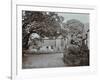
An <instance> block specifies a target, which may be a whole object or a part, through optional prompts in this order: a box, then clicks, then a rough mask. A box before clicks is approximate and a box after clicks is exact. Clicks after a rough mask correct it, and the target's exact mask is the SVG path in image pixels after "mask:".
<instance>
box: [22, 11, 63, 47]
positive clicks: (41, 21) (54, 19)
mask: <svg viewBox="0 0 100 80" xmlns="http://www.w3.org/2000/svg"><path fill="white" fill-rule="evenodd" d="M62 21H63V17H61V16H58V14H56V13H54V12H36V11H23V12H22V30H23V31H22V32H23V33H22V35H23V41H22V42H23V48H27V47H28V45H27V44H28V39H29V36H30V34H32V33H37V34H39V35H40V36H41V37H53V36H55V37H56V35H57V34H58V33H57V32H60V29H61V27H60V23H61V22H62Z"/></svg>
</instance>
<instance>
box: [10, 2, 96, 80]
mask: <svg viewBox="0 0 100 80" xmlns="http://www.w3.org/2000/svg"><path fill="white" fill-rule="evenodd" d="M23 5H24V4H23ZM23 5H22V4H16V10H13V9H15V8H13V9H12V15H15V13H16V20H15V17H14V16H12V17H11V18H12V28H11V29H12V33H11V34H12V55H11V57H12V58H11V61H12V63H11V64H12V67H11V75H12V80H14V79H15V78H17V76H20V78H21V77H23V75H19V74H18V73H17V72H18V68H17V65H18V55H17V47H18V42H17V37H18V34H17V33H18V29H17V21H18V19H17V16H18V15H17V6H23ZM26 5H27V4H26ZM24 6H25V5H24ZM27 6H37V7H52V8H54V7H57V8H72V9H79V10H80V9H86V10H93V12H94V13H93V14H95V15H96V13H95V12H96V9H95V8H93V7H92V8H88V7H87V8H84V7H83V8H80V7H77V8H75V7H73V6H72V7H59V6H40V5H34V4H33V5H27ZM94 18H95V19H96V16H95V17H94ZM13 20H14V21H13ZM15 21H16V22H15ZM13 22H14V24H13ZM15 23H16V33H14V31H13V30H14V29H15V28H14V29H13V26H14V25H15ZM94 26H95V23H94ZM94 32H95V31H94ZM13 33H14V34H16V40H15V39H14V38H13V36H14V35H13ZM95 34H96V32H95ZM14 42H16V49H13V47H14V46H15V44H14ZM14 48H15V47H14ZM15 50H16V56H15V53H13V52H15ZM15 57H16V60H15ZM13 60H14V61H13ZM14 62H15V63H16V64H13V63H14ZM15 67H16V68H15ZM96 67H97V66H96V65H95V66H94V68H95V69H94V70H95V71H96ZM15 69H16V70H15ZM48 69H50V68H48ZM58 69H59V67H58ZM36 70H37V69H36ZM40 71H41V70H40ZM46 71H48V70H47V69H46ZM58 72H59V71H58ZM80 72H81V71H80ZM91 72H93V73H94V71H91ZM72 74H73V73H72ZM66 75H68V74H66ZM77 75H78V74H77ZM33 78H34V77H33Z"/></svg>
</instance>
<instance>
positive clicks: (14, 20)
mask: <svg viewBox="0 0 100 80" xmlns="http://www.w3.org/2000/svg"><path fill="white" fill-rule="evenodd" d="M23 5H28V6H39V7H53V8H54V7H58V8H72V9H79V10H80V9H83V10H84V9H86V10H90V12H91V14H92V15H93V16H94V18H92V22H95V23H92V24H91V25H92V26H95V27H96V21H95V20H96V8H95V7H94V6H93V7H91V6H78V5H67V6H66V5H62V4H57V5H56V6H55V5H54V4H48V6H47V4H41V5H37V4H36V3H34V4H33V3H23V2H13V3H12V55H11V56H12V67H11V75H12V80H15V79H17V78H18V79H19V78H22V77H25V76H26V75H27V74H24V75H22V74H20V75H19V74H17V71H16V69H17V67H16V66H17V65H18V64H17V63H18V60H16V57H17V56H16V53H17V44H16V43H17V37H18V35H17V31H16V30H17V21H18V20H17V17H16V16H17V6H23ZM15 26H16V27H15ZM90 31H91V32H90V33H93V34H92V35H93V38H94V39H93V42H94V40H96V36H95V35H96V28H94V27H93V28H92V29H91V30H90ZM94 46H96V44H94ZM95 50H96V48H95ZM95 53H97V52H95ZM94 58H95V60H94V59H93V63H95V64H94V65H93V66H92V67H86V69H84V70H83V71H82V75H83V74H86V75H87V74H88V73H93V74H94V73H95V72H97V62H96V61H97V60H96V58H97V56H94ZM48 69H49V68H48ZM48 69H39V70H38V71H41V72H42V70H44V71H45V72H46V74H47V73H48V72H49V73H48V75H49V74H52V71H55V70H56V72H54V74H56V73H59V72H63V73H61V74H56V75H54V74H52V75H51V76H48V75H46V74H42V73H40V75H41V76H34V77H32V76H27V77H28V78H38V77H41V78H42V76H44V77H45V76H47V77H54V76H67V75H68V76H73V75H74V74H75V75H76V76H77V75H78V76H79V75H80V73H81V70H80V71H79V72H78V73H77V72H75V73H74V72H71V73H70V72H69V73H68V72H67V74H66V72H65V71H64V70H62V68H52V70H51V69H50V70H48ZM57 69H60V70H59V71H57ZM68 69H69V71H70V70H72V68H68ZM77 69H78V68H77ZM29 71H31V70H29ZM50 71H51V72H50ZM87 71H89V72H87ZM34 72H35V73H36V74H38V73H39V72H37V69H36V70H34ZM27 77H25V78H27Z"/></svg>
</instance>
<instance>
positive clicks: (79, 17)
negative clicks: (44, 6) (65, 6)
mask: <svg viewBox="0 0 100 80" xmlns="http://www.w3.org/2000/svg"><path fill="white" fill-rule="evenodd" d="M58 15H60V16H62V17H64V22H66V21H68V20H70V19H77V20H79V21H81V22H82V23H89V14H84V13H58Z"/></svg>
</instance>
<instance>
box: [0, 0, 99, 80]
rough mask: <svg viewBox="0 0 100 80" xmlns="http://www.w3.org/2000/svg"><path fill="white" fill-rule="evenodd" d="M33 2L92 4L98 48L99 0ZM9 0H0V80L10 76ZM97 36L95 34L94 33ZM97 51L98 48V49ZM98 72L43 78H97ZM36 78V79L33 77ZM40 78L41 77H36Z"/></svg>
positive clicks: (82, 79) (94, 79)
mask: <svg viewBox="0 0 100 80" xmlns="http://www.w3.org/2000/svg"><path fill="white" fill-rule="evenodd" d="M25 1H27V0H25ZM28 1H29V0H28ZM33 1H34V2H47V3H55V4H57V3H62V4H74V5H75V4H78V5H94V6H96V7H97V9H98V11H97V12H98V13H97V14H98V15H97V22H98V24H97V26H98V27H97V31H98V32H97V33H98V45H97V46H98V48H99V47H100V46H99V44H100V37H99V34H100V31H99V30H100V23H99V21H100V0H33ZM10 9H11V1H10V0H1V2H0V54H1V55H0V63H1V64H0V80H9V79H8V76H10V67H11V66H10V64H11V63H10V59H11V55H10V54H11V12H10ZM96 36H97V35H96ZM96 42H97V41H96ZM98 51H99V50H98ZM99 57H100V54H98V67H100V63H99V61H100V58H99ZM98 71H99V73H97V74H94V75H87V76H73V77H69V76H66V77H59V78H58V77H55V78H51V79H50V78H49V79H43V80H99V79H100V78H99V76H100V68H98ZM34 80H37V79H34ZM38 80H42V79H38Z"/></svg>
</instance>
